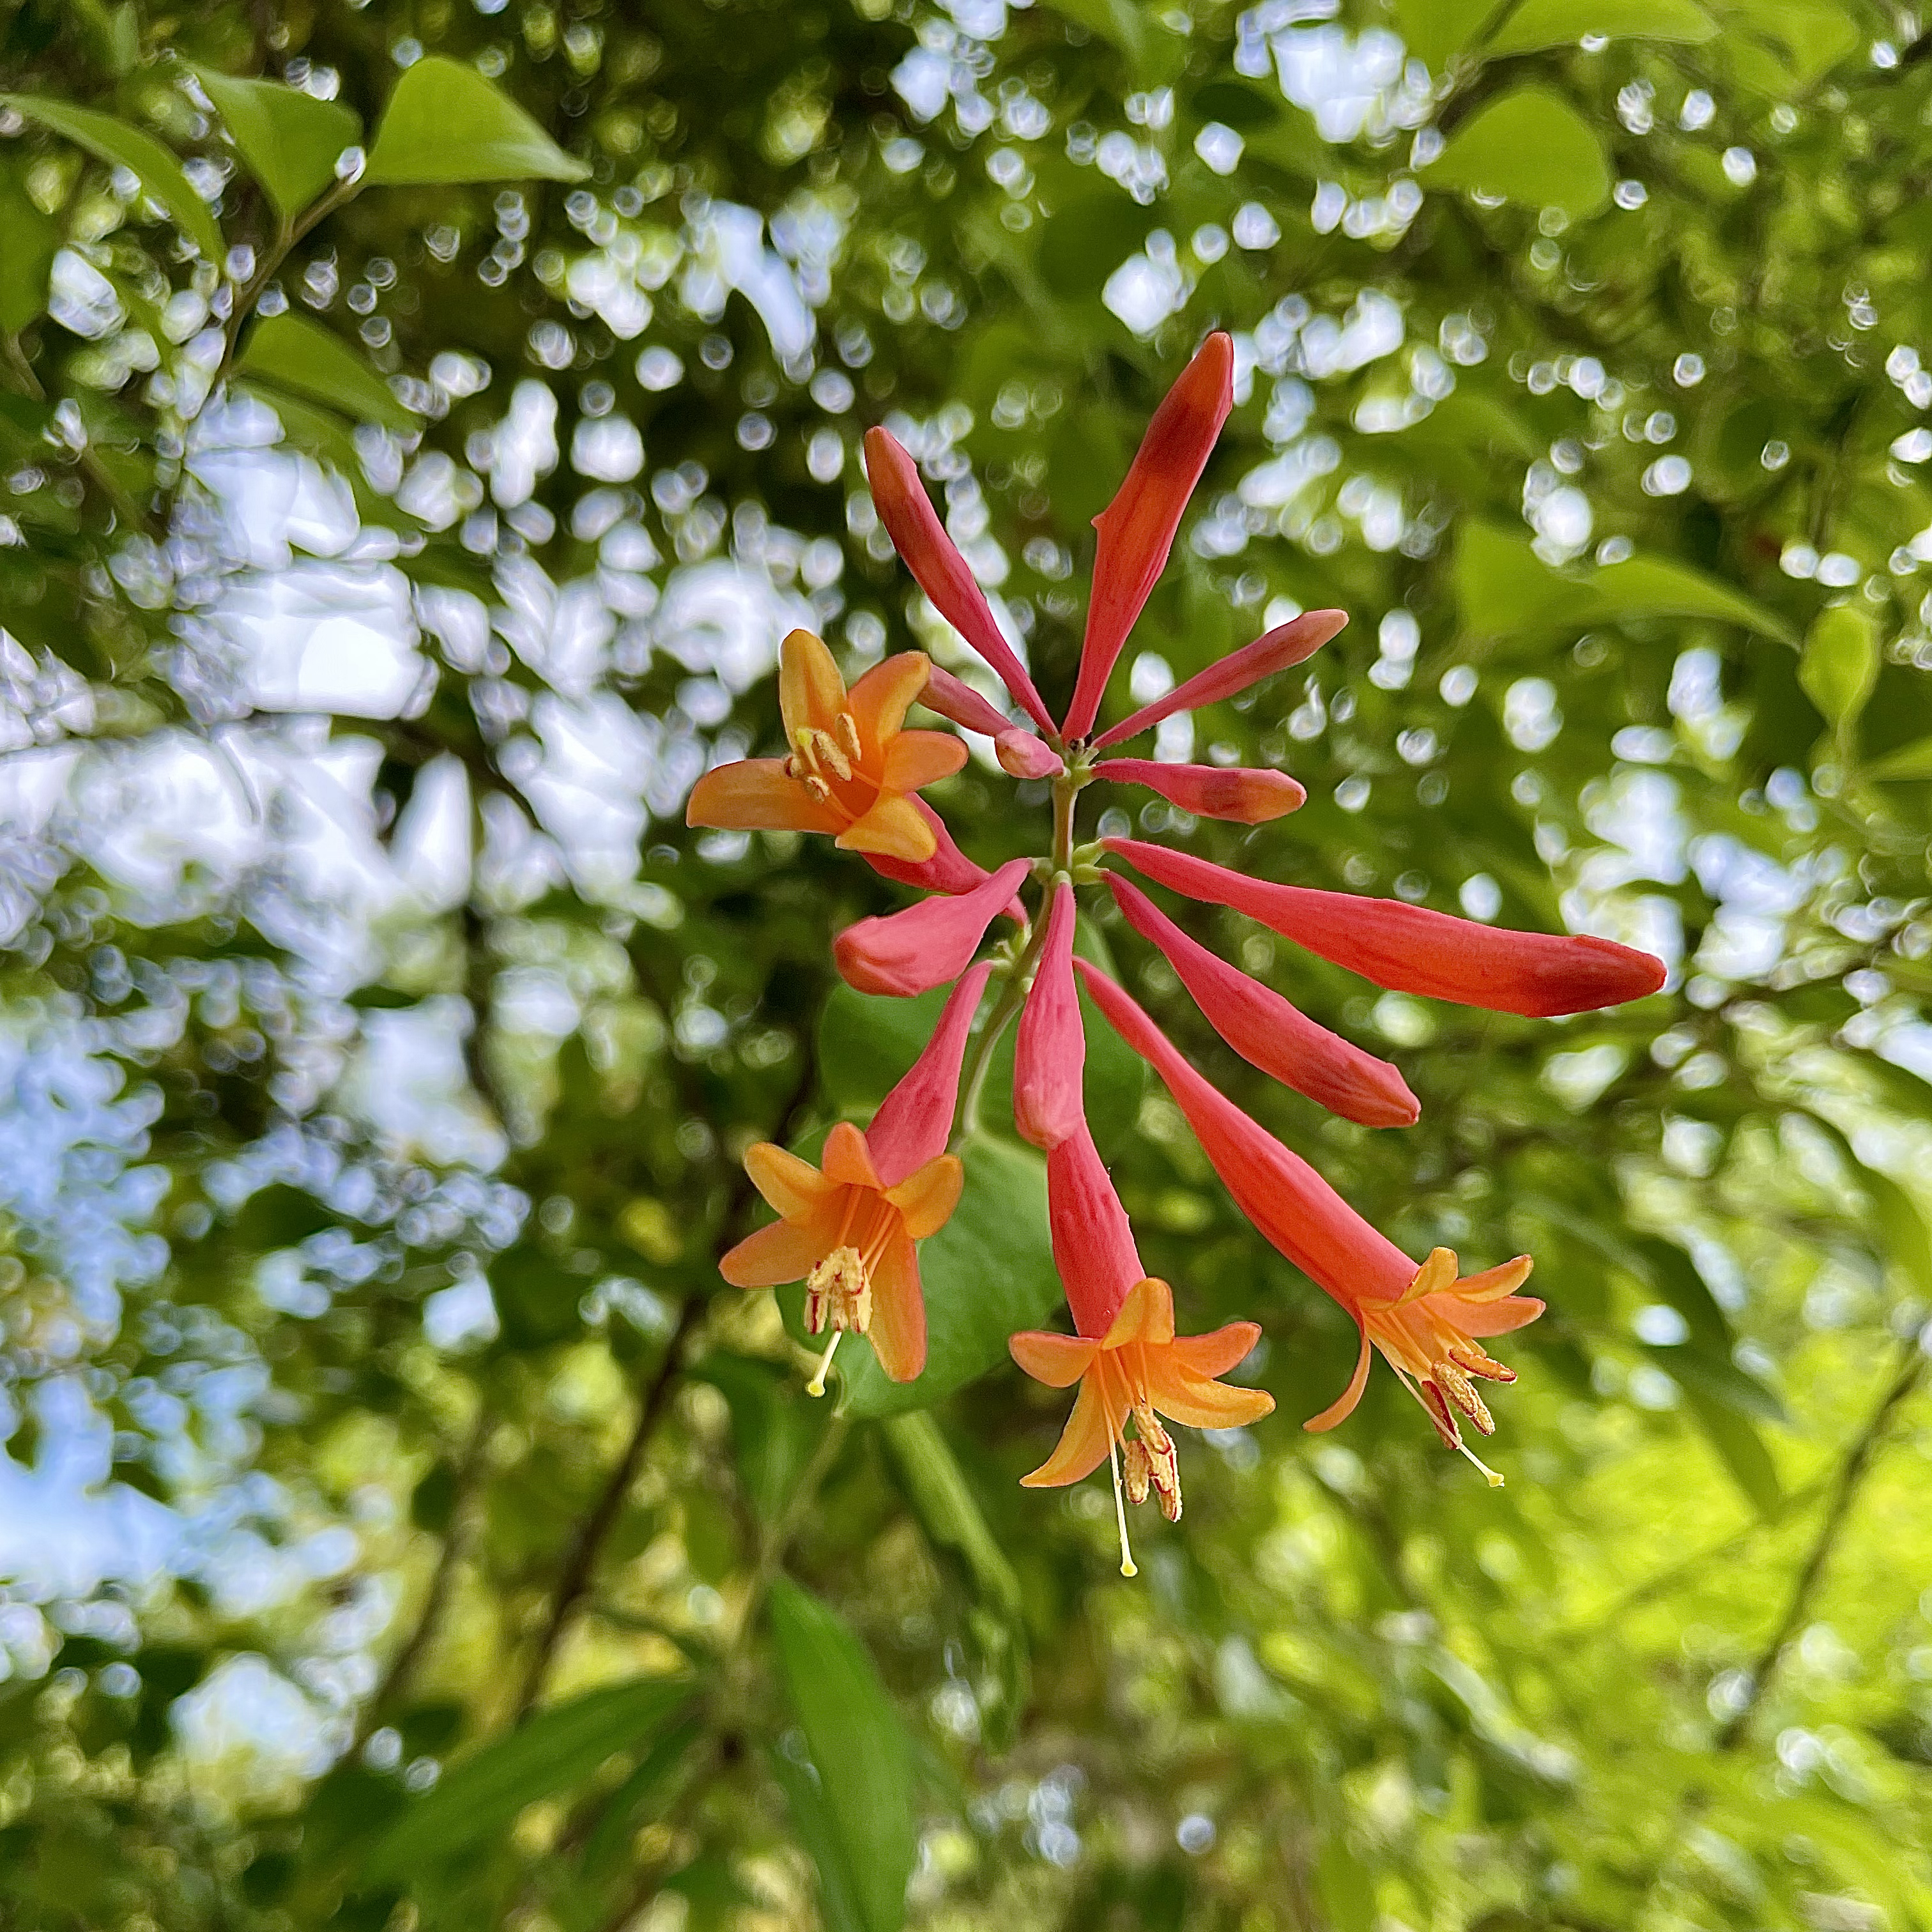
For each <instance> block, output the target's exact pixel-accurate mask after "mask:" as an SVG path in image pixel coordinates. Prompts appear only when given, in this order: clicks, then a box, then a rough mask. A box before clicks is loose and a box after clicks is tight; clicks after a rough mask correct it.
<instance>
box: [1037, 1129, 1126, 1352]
mask: <svg viewBox="0 0 1932 1932" xmlns="http://www.w3.org/2000/svg"><path fill="white" fill-rule="evenodd" d="M1046 1218H1047V1223H1048V1226H1049V1228H1050V1229H1051V1230H1052V1235H1053V1262H1054V1265H1055V1267H1056V1268H1058V1270H1059V1271H1060V1281H1061V1286H1062V1287H1063V1288H1064V1289H1066V1291H1067V1307H1068V1308H1069V1309H1070V1310H1071V1311H1072V1312H1073V1325H1074V1327H1075V1328H1077V1329H1078V1330H1079V1331H1080V1333H1081V1334H1083V1335H1091V1336H1093V1337H1096V1338H1098V1337H1100V1336H1103V1335H1104V1334H1106V1332H1107V1331H1108V1330H1109V1328H1112V1326H1113V1325H1114V1317H1115V1316H1117V1315H1118V1314H1119V1313H1120V1312H1121V1303H1122V1302H1124V1301H1126V1300H1127V1290H1128V1289H1130V1288H1132V1287H1133V1285H1134V1283H1136V1282H1137V1281H1139V1280H1140V1279H1141V1277H1142V1276H1143V1275H1144V1274H1145V1273H1146V1272H1147V1271H1146V1270H1145V1268H1142V1266H1141V1258H1140V1254H1139V1250H1137V1249H1136V1247H1135V1246H1134V1231H1133V1229H1132V1228H1131V1227H1130V1226H1129V1225H1128V1223H1127V1210H1126V1209H1125V1208H1123V1207H1122V1206H1121V1197H1120V1196H1118V1194H1116V1193H1115V1192H1114V1184H1113V1183H1112V1181H1110V1180H1109V1179H1108V1178H1107V1170H1106V1168H1105V1167H1104V1166H1103V1165H1102V1164H1101V1160H1100V1152H1099V1150H1098V1149H1097V1148H1095V1146H1094V1136H1092V1134H1091V1133H1089V1132H1088V1128H1087V1123H1086V1122H1085V1121H1084V1120H1083V1121H1082V1122H1081V1123H1080V1124H1079V1127H1076V1129H1075V1130H1074V1131H1073V1133H1072V1134H1071V1135H1070V1136H1068V1138H1067V1139H1065V1140H1064V1141H1062V1142H1061V1144H1060V1145H1059V1146H1058V1147H1057V1148H1055V1149H1054V1150H1053V1151H1052V1153H1051V1154H1049V1155H1048V1156H1047V1157H1046Z"/></svg>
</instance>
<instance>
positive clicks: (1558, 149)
mask: <svg viewBox="0 0 1932 1932" xmlns="http://www.w3.org/2000/svg"><path fill="white" fill-rule="evenodd" d="M1421 172H1422V175H1423V178H1424V180H1425V181H1427V183H1428V184H1429V185H1430V187H1460V188H1464V189H1467V190H1469V191H1470V192H1471V193H1480V194H1492V195H1500V196H1502V198H1503V199H1504V200H1505V201H1511V202H1516V203H1517V205H1519V206H1520V207H1524V208H1562V209H1563V210H1564V211H1565V212H1566V213H1567V214H1570V215H1571V216H1572V217H1576V216H1580V215H1585V214H1595V212H1596V211H1597V210H1598V208H1601V207H1602V206H1603V205H1604V202H1607V201H1608V200H1609V199H1610V162H1609V160H1608V158H1607V156H1606V155H1605V154H1604V144H1603V142H1602V141H1601V139H1600V138H1599V137H1598V133H1597V132H1596V130H1595V128H1593V127H1592V126H1591V125H1590V124H1589V122H1588V121H1586V120H1585V119H1584V118H1583V116H1582V115H1580V114H1579V113H1577V110H1576V109H1575V108H1574V107H1571V104H1570V103H1569V102H1568V101H1566V100H1565V98H1563V96H1562V95H1560V94H1558V93H1556V92H1553V90H1552V89H1549V88H1547V87H1525V88H1520V89H1518V90H1517V92H1515V93H1514V94H1506V95H1503V96H1502V98H1500V99H1499V100H1496V101H1490V103H1489V104H1487V106H1485V107H1480V108H1478V110H1476V112H1475V113H1474V114H1473V115H1471V116H1470V118H1469V119H1468V120H1467V121H1464V122H1463V124H1462V126H1461V127H1458V128H1457V130H1456V131H1455V133H1453V134H1452V135H1451V136H1450V137H1449V139H1448V142H1446V143H1445V145H1444V146H1443V149H1442V152H1441V153H1440V154H1438V155H1437V156H1436V159H1435V160H1433V161H1431V162H1430V163H1429V165H1428V166H1427V167H1426V168H1424V169H1422V170H1421Z"/></svg>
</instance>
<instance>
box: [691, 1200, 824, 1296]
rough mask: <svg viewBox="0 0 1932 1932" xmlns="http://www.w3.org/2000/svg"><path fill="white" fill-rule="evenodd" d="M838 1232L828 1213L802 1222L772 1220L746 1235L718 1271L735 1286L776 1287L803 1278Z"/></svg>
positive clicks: (821, 1256)
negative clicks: (766, 1226)
mask: <svg viewBox="0 0 1932 1932" xmlns="http://www.w3.org/2000/svg"><path fill="white" fill-rule="evenodd" d="M837 1235H838V1223H837V1220H836V1219H835V1217H833V1216H832V1215H831V1214H829V1213H820V1214H814V1215H811V1217H808V1219H806V1220H802V1221H774V1222H773V1223H772V1225H771V1226H769V1228H760V1229H759V1230H758V1232H757V1233H756V1234H755V1235H746V1236H745V1238H744V1239H743V1240H742V1241H740V1242H739V1244H738V1245H737V1246H736V1247H735V1248H733V1250H731V1252H730V1253H729V1254H727V1256H725V1257H724V1259H723V1260H722V1261H721V1262H719V1263H718V1273H719V1274H721V1275H722V1276H723V1277H724V1279H725V1280H727V1281H728V1282H729V1283H730V1284H731V1286H733V1288H776V1287H777V1286H778V1284H779V1283H781V1282H785V1281H802V1280H804V1279H805V1277H806V1276H807V1275H808V1274H811V1271H812V1270H813V1269H814V1268H816V1267H817V1265H818V1264H819V1263H820V1262H822V1261H823V1259H825V1257H826V1255H827V1254H828V1253H830V1251H831V1249H832V1244H833V1242H834V1241H835V1238H836V1237H837Z"/></svg>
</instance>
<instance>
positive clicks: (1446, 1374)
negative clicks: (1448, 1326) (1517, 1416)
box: [1434, 1361, 1496, 1436]
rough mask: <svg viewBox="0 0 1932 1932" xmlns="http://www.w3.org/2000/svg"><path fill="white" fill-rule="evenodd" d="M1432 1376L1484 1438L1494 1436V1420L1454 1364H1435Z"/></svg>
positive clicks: (1472, 1387)
mask: <svg viewBox="0 0 1932 1932" xmlns="http://www.w3.org/2000/svg"><path fill="white" fill-rule="evenodd" d="M1434 1375H1435V1379H1436V1385H1437V1386H1438V1387H1439V1388H1441V1389H1442V1391H1443V1392H1444V1393H1445V1394H1446V1395H1447V1396H1448V1398H1449V1400H1451V1402H1453V1403H1454V1404H1455V1405H1456V1406H1457V1408H1458V1409H1460V1410H1461V1411H1462V1412H1463V1414H1464V1415H1466V1416H1467V1417H1468V1418H1469V1420H1470V1421H1472V1422H1473V1423H1474V1424H1475V1425H1476V1427H1478V1429H1480V1430H1481V1431H1482V1432H1483V1433H1484V1435H1485V1436H1493V1435H1495V1433H1496V1418H1494V1417H1493V1416H1492V1415H1490V1412H1489V1409H1487V1406H1485V1405H1484V1401H1483V1398H1482V1397H1481V1396H1479V1395H1478V1394H1477V1393H1476V1390H1475V1385H1474V1384H1473V1383H1472V1382H1471V1381H1470V1380H1469V1377H1468V1376H1466V1375H1465V1374H1464V1373H1463V1371H1462V1370H1460V1369H1459V1368H1458V1367H1457V1366H1456V1364H1454V1362H1451V1361H1441V1362H1438V1363H1436V1364H1434Z"/></svg>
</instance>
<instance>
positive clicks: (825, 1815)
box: [769, 1577, 918, 1932]
mask: <svg viewBox="0 0 1932 1932" xmlns="http://www.w3.org/2000/svg"><path fill="white" fill-rule="evenodd" d="M769 1619H770V1623H771V1631H772V1648H773V1650H774V1652H775V1654H776V1657H777V1661H778V1676H779V1680H780V1682H781V1683H782V1684H783V1685H784V1691H785V1696H786V1698H787V1701H788V1702H789V1703H790V1706H791V1708H792V1710H793V1713H794V1714H795V1715H796V1717H797V1719H798V1722H799V1728H800V1730H802V1731H803V1732H804V1733H805V1748H806V1749H807V1750H808V1751H809V1752H810V1753H811V1763H812V1766H813V1767H814V1769H815V1771H816V1772H817V1796H819V1798H820V1799H821V1800H822V1806H821V1807H820V1808H817V1817H814V1820H813V1821H812V1824H811V1827H810V1828H809V1836H810V1837H811V1838H816V1839H817V1843H808V1846H807V1848H808V1849H809V1850H810V1851H811V1852H812V1855H813V1858H814V1861H815V1862H816V1863H817V1865H818V1867H819V1871H820V1876H821V1877H822V1878H823V1879H824V1881H825V1887H826V1905H827V1912H826V1916H827V1917H828V1918H832V1919H833V1920H834V1921H835V1922H836V1920H837V1918H838V1915H839V1913H840V1912H841V1911H843V1910H847V1909H849V1912H850V1918H851V1921H852V1922H853V1923H854V1924H856V1926H857V1927H859V1932H898V1927H900V1926H901V1925H903V1924H904V1922H905V1888H906V1881H907V1879H908V1878H910V1876H911V1875H912V1867H913V1858H914V1856H915V1855H916V1852H917V1849H918V1832H917V1829H916V1820H915V1819H914V1817H913V1805H912V1750H911V1745H910V1742H909V1740H908V1739H907V1736H906V1732H905V1727H904V1725H903V1724H901V1723H900V1721H899V1716H898V1712H897V1711H896V1710H895V1709H894V1708H893V1706H892V1700H891V1699H890V1698H889V1697H888V1696H887V1695H886V1688H885V1686H884V1685H883V1684H882V1683H881V1682H880V1681H879V1673H878V1672H877V1670H875V1669H874V1667H873V1664H872V1660H871V1658H869V1657H868V1655H866V1654H865V1647H864V1646H863V1645H862V1644H861V1643H859V1640H858V1639H857V1637H855V1636H854V1635H853V1634H852V1631H851V1629H850V1627H849V1626H848V1625H847V1624H846V1622H845V1621H844V1619H843V1618H841V1616H838V1614H837V1613H836V1612H835V1611H834V1610H831V1609H829V1607H827V1606H826V1604H823V1603H821V1602H820V1601H819V1600H818V1599H817V1598H816V1597H814V1596H812V1595H809V1594H808V1592H805V1591H804V1590H802V1589H799V1586H797V1585H796V1583H793V1582H792V1581H791V1580H790V1579H789V1578H788V1577H780V1578H778V1580H777V1581H776V1582H775V1583H773V1584H772V1591H771V1597H770V1600H769ZM794 1769H797V1770H798V1772H799V1776H798V1777H797V1778H789V1779H787V1789H788V1792H789V1793H790V1795H792V1796H793V1801H794V1802H793V1815H794V1817H800V1811H801V1808H800V1807H799V1805H798V1804H797V1802H796V1794H797V1788H798V1786H799V1783H800V1782H801V1781H802V1780H803V1779H805V1778H809V1777H810V1776H811V1774H810V1773H808V1772H804V1771H803V1769H802V1767H794ZM802 1810H803V1811H804V1812H805V1813H807V1814H810V1813H811V1812H812V1811H814V1808H813V1807H812V1806H811V1805H809V1804H807V1805H805V1807H803V1808H802ZM800 1826H801V1835H807V1833H808V1828H807V1826H805V1822H804V1820H803V1818H802V1817H801V1818H800Z"/></svg>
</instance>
